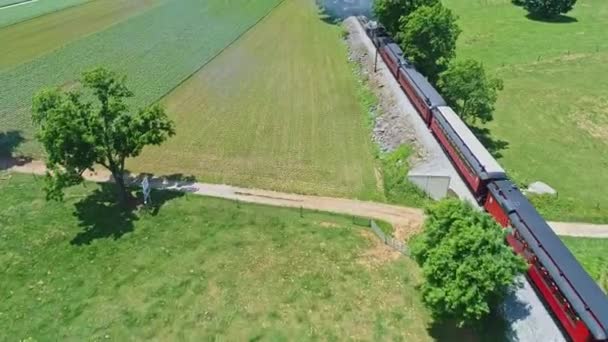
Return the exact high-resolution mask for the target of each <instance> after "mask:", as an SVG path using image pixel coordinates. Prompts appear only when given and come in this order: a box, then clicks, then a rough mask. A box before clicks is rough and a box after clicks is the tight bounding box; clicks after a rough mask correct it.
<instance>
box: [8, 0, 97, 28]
mask: <svg viewBox="0 0 608 342" xmlns="http://www.w3.org/2000/svg"><path fill="white" fill-rule="evenodd" d="M89 1H91V0H60V1H54V0H40V1H36V2H31V3H28V4H23V5H20V6H14V7H9V8H4V9H0V27H4V26H8V25H11V24H14V23H17V22H20V21H23V20H27V19H31V18H35V17H38V16H41V15H44V14H47V13H51V12H54V11H59V10H62V9H65V8H68V7H72V6H77V5H80V4H83V3H86V2H89ZM19 2H23V1H17V0H1V1H0V7H4V6H8V5H11V4H15V3H19Z"/></svg>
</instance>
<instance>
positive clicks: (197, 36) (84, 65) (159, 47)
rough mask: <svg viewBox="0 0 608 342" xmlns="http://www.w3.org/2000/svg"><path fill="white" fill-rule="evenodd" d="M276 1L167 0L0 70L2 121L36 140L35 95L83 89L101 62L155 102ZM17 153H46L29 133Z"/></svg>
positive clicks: (143, 99) (140, 96)
mask: <svg viewBox="0 0 608 342" xmlns="http://www.w3.org/2000/svg"><path fill="white" fill-rule="evenodd" d="M277 3H278V0H259V1H254V2H252V1H245V0H236V1H231V2H230V3H226V2H223V1H219V0H214V1H207V2H200V1H196V0H182V1H167V2H163V4H161V5H160V6H156V7H153V8H151V9H149V10H147V11H145V12H144V13H143V14H141V15H137V16H134V17H131V18H130V19H129V20H125V21H122V22H120V23H118V24H116V25H113V26H111V27H109V28H108V29H106V30H102V31H99V32H97V33H95V34H92V35H88V36H86V37H85V38H84V39H80V40H76V41H74V42H72V43H70V44H68V45H66V46H64V47H63V48H61V49H59V50H55V51H53V52H51V53H48V54H45V55H42V56H40V57H38V58H35V59H33V60H32V61H30V62H28V63H24V64H20V65H18V66H16V67H14V68H11V69H8V70H4V71H0V84H2V85H6V84H10V85H11V87H8V88H4V89H5V91H3V92H2V93H0V103H2V106H1V107H0V127H2V129H3V130H6V131H17V132H20V134H22V135H23V136H24V137H25V138H26V139H27V138H31V136H32V128H31V123H30V113H29V111H30V109H29V108H30V105H31V98H32V95H33V94H34V93H35V92H36V91H37V90H39V89H40V88H42V87H45V86H51V85H59V86H62V87H64V88H74V87H77V82H75V80H76V79H77V77H78V76H79V75H80V73H81V72H82V71H84V70H87V69H90V68H92V67H95V66H98V65H105V66H110V67H111V68H112V69H113V70H116V71H118V72H121V73H125V74H126V75H127V76H128V84H129V86H130V87H131V88H132V89H133V91H134V92H135V93H136V95H137V97H136V101H134V102H135V103H134V104H135V105H142V104H149V103H151V102H154V101H156V100H158V99H159V98H161V97H162V96H163V95H165V94H166V93H167V92H169V91H170V90H171V89H173V88H174V87H175V86H176V85H178V84H179V83H180V82H182V81H183V80H184V79H185V78H187V77H188V76H189V75H191V74H192V73H193V72H194V71H196V70H197V69H198V68H200V67H201V66H202V65H203V64H204V63H205V62H206V61H208V60H209V59H210V58H211V57H213V56H214V55H215V54H217V53H218V52H219V51H220V50H221V49H222V48H224V47H225V46H226V45H227V44H229V43H230V42H231V41H233V40H234V39H236V38H237V37H238V36H239V35H240V34H242V33H243V32H244V31H245V30H247V29H248V28H249V27H250V26H252V25H253V24H255V23H256V22H257V21H258V20H259V18H261V17H262V16H263V15H265V14H266V13H268V12H269V11H270V10H271V9H272V8H273V7H274V6H275V5H276V4H277ZM234 8H239V9H240V10H239V11H235V10H234ZM42 19H44V17H40V18H36V19H33V21H36V20H42ZM17 152H20V153H24V154H29V155H33V156H38V157H39V156H40V152H41V151H40V147H39V146H37V145H36V144H35V143H33V142H32V141H31V140H29V139H28V140H27V141H26V142H25V143H24V144H22V145H21V146H20V147H19V149H18V151H17Z"/></svg>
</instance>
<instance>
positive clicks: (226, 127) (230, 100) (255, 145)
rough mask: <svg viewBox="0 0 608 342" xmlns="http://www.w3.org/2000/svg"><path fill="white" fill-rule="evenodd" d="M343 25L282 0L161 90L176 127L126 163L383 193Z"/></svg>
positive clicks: (329, 190)
mask: <svg viewBox="0 0 608 342" xmlns="http://www.w3.org/2000/svg"><path fill="white" fill-rule="evenodd" d="M341 32H342V31H341V28H340V27H339V26H337V25H332V24H328V23H325V22H324V21H322V20H321V18H320V17H319V15H318V13H317V10H316V8H315V7H314V4H313V3H312V2H310V1H307V0H289V1H286V2H284V3H283V4H281V5H280V6H279V7H277V8H276V9H275V10H274V11H273V12H272V13H271V14H270V15H269V16H268V17H266V18H265V19H264V20H263V21H261V22H260V23H259V24H258V25H256V26H255V27H254V28H253V29H252V30H251V31H249V32H247V33H246V34H245V35H244V36H243V37H241V38H240V39H239V40H238V41H237V42H235V44H233V45H231V46H230V47H229V48H228V49H226V50H225V51H223V52H222V54H221V55H219V56H218V57H217V58H215V59H213V60H212V61H211V62H210V63H209V64H207V65H206V66H205V67H204V68H202V69H201V70H200V71H199V72H197V73H196V74H194V75H192V77H191V78H189V79H188V80H187V81H186V82H184V83H183V84H181V85H180V86H179V87H178V88H176V89H175V90H174V91H172V92H171V93H170V94H169V95H168V96H166V97H165V98H164V99H163V101H162V102H163V103H164V104H165V105H166V107H167V109H168V112H169V113H170V115H172V117H173V119H174V120H175V122H176V124H177V135H176V136H175V137H174V138H172V139H170V140H169V141H167V143H166V144H164V145H162V146H160V147H157V148H149V149H146V150H145V151H144V153H143V154H142V156H141V157H139V158H137V159H136V160H134V161H132V162H131V163H130V164H129V165H128V166H129V168H130V169H131V170H135V171H153V172H155V173H158V174H172V173H185V174H192V175H194V176H196V177H197V179H198V180H200V181H205V182H213V183H227V184H233V185H239V186H246V187H258V188H264V189H272V190H278V191H285V192H296V193H307V194H317V195H328V196H340V197H356V198H360V199H368V200H379V199H382V197H383V196H382V184H381V181H380V180H379V179H377V178H376V175H375V171H374V169H375V167H376V160H375V158H374V154H373V143H372V141H371V139H370V130H369V129H368V127H367V125H366V118H365V115H367V114H366V109H367V108H366V107H365V104H364V103H362V102H363V99H362V98H361V96H360V94H359V92H360V89H359V88H358V87H359V84H358V81H357V77H356V75H354V74H353V71H352V67H351V65H349V63H348V60H347V47H346V45H345V44H343V43H342V42H341Z"/></svg>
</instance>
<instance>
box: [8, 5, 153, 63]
mask: <svg viewBox="0 0 608 342" xmlns="http://www.w3.org/2000/svg"><path fill="white" fill-rule="evenodd" d="M160 2H161V0H135V1H132V0H131V1H126V0H114V1H91V2H89V3H85V4H83V5H81V6H74V7H71V8H67V9H64V10H61V11H56V12H53V13H50V14H48V15H45V16H42V17H40V18H37V19H35V20H28V21H25V22H21V23H18V24H15V25H11V26H8V27H5V28H2V29H0V46H2V48H3V53H2V54H1V55H0V70H3V69H7V68H10V67H14V66H15V65H18V64H22V63H25V62H28V61H30V60H32V59H34V58H35V57H38V56H40V55H43V54H45V53H48V52H50V51H52V50H55V49H59V48H61V47H63V46H64V45H66V44H68V43H70V42H72V41H74V40H77V39H80V38H82V37H84V36H86V35H89V34H93V33H95V32H97V31H101V30H104V29H106V28H107V27H109V26H111V25H114V24H116V23H119V22H121V21H123V20H126V19H128V18H129V17H131V16H133V15H135V14H138V13H141V12H143V11H144V10H146V9H149V8H150V7H152V6H154V5H157V4H158V3H160ZM0 13H1V12H0Z"/></svg>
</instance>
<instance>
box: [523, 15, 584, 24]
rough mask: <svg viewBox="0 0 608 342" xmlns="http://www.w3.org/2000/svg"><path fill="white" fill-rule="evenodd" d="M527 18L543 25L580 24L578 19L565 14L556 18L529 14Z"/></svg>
mask: <svg viewBox="0 0 608 342" xmlns="http://www.w3.org/2000/svg"><path fill="white" fill-rule="evenodd" d="M526 18H528V19H530V20H532V21H538V22H542V23H552V24H570V23H576V22H578V19H576V18H574V17H570V16H567V15H563V14H560V15H557V16H554V17H543V16H540V15H535V14H532V13H528V14H526Z"/></svg>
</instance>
